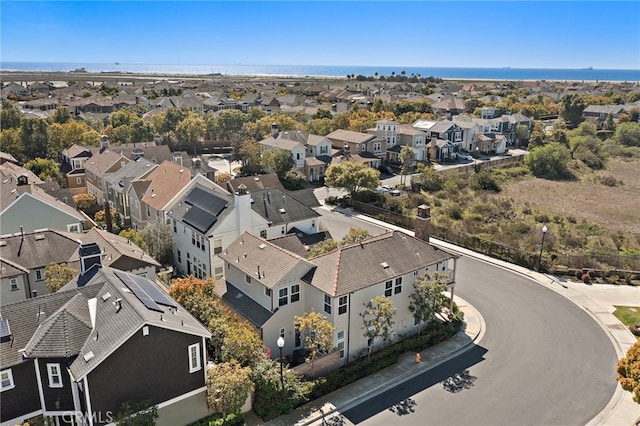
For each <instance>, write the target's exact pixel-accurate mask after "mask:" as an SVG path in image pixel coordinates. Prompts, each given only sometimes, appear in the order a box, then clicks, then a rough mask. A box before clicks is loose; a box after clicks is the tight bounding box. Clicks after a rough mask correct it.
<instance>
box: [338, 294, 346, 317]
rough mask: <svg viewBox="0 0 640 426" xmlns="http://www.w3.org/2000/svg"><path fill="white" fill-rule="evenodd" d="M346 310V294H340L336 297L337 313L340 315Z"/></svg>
mask: <svg viewBox="0 0 640 426" xmlns="http://www.w3.org/2000/svg"><path fill="white" fill-rule="evenodd" d="M346 312H347V296H340V299H338V315H342V314H344V313H346Z"/></svg>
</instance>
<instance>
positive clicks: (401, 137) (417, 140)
mask: <svg viewBox="0 0 640 426" xmlns="http://www.w3.org/2000/svg"><path fill="white" fill-rule="evenodd" d="M397 137H398V144H397V145H395V146H393V147H391V148H387V160H389V161H391V162H395V163H399V162H400V159H399V155H400V150H401V149H402V147H403V146H408V147H410V148H411V149H412V150H413V153H414V154H415V157H416V161H426V160H427V158H428V155H427V152H428V151H427V134H426V132H424V131H422V130H419V129H416V128H415V127H412V126H411V125H409V124H401V125H398V130H397Z"/></svg>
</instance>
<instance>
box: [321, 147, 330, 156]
mask: <svg viewBox="0 0 640 426" xmlns="http://www.w3.org/2000/svg"><path fill="white" fill-rule="evenodd" d="M328 153H329V147H328V146H326V145H322V146H321V147H320V154H328Z"/></svg>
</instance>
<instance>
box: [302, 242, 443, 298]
mask: <svg viewBox="0 0 640 426" xmlns="http://www.w3.org/2000/svg"><path fill="white" fill-rule="evenodd" d="M453 257H454V255H453V254H451V253H449V252H446V251H444V250H441V249H439V248H437V247H434V246H432V245H430V244H429V243H427V242H426V241H422V240H420V239H417V238H414V237H411V236H408V235H406V234H404V233H402V232H397V231H396V232H388V233H385V234H382V235H379V236H376V237H372V238H368V239H366V240H363V241H362V242H361V243H355V244H352V245H349V246H345V247H342V248H339V249H337V250H335V251H333V252H330V253H327V254H324V255H321V256H318V257H316V258H313V259H311V262H312V263H313V264H315V265H317V268H316V269H315V270H314V271H313V272H312V273H310V274H307V276H306V277H305V281H307V282H308V283H310V284H311V285H313V286H314V287H317V288H318V289H320V290H322V291H323V292H325V293H327V294H329V295H331V296H333V297H336V296H340V295H344V294H347V293H350V292H353V291H357V290H361V289H363V288H366V287H369V286H371V285H375V284H378V283H381V282H384V281H386V280H388V279H391V278H393V277H397V276H399V275H403V274H407V273H409V272H412V271H415V270H417V269H419V268H423V267H425V266H429V265H433V264H435V263H438V262H442V261H445V260H447V259H452V258H453ZM382 262H386V263H387V264H388V265H389V267H388V268H384V267H383V266H382V265H381V263H382Z"/></svg>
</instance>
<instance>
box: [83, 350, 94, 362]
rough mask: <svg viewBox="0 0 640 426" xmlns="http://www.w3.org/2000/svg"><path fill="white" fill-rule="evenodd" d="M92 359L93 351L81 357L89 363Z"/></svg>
mask: <svg viewBox="0 0 640 426" xmlns="http://www.w3.org/2000/svg"><path fill="white" fill-rule="evenodd" d="M94 357H95V355H94V353H93V351H89V352H87V353H86V354H84V355H82V358H83V359H84V361H85V362H89V361H91V360H92V359H93V358H94Z"/></svg>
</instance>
